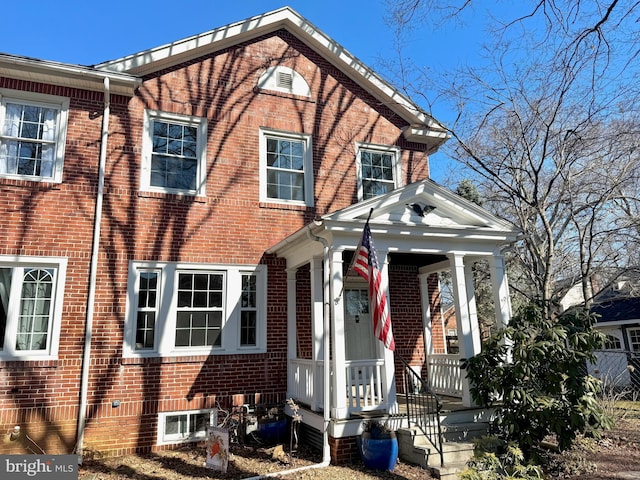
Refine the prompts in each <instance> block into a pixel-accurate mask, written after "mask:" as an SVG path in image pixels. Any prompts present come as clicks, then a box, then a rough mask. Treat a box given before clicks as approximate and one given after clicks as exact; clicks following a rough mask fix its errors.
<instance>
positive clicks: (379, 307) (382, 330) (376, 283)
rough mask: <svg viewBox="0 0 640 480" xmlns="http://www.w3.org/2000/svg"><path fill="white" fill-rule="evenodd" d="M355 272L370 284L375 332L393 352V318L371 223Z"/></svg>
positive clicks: (360, 250)
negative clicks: (374, 243)
mask: <svg viewBox="0 0 640 480" xmlns="http://www.w3.org/2000/svg"><path fill="white" fill-rule="evenodd" d="M353 269H354V271H355V272H356V273H357V274H358V275H360V276H361V277H362V278H364V279H365V280H366V281H368V282H369V302H370V303H371V305H372V307H373V331H374V333H375V335H376V337H377V338H379V339H380V341H382V343H384V346H385V347H387V348H388V349H389V350H391V351H393V350H395V348H396V345H395V342H394V341H393V332H392V331H391V316H390V315H389V308H388V306H387V296H386V295H385V292H384V290H382V272H381V271H380V265H379V264H378V256H377V255H376V250H375V247H374V246H373V238H371V229H370V228H369V221H368V220H367V223H366V224H365V226H364V231H363V232H362V240H360V244H359V245H358V248H357V250H356V253H355V256H354V259H353Z"/></svg>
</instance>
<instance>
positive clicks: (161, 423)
mask: <svg viewBox="0 0 640 480" xmlns="http://www.w3.org/2000/svg"><path fill="white" fill-rule="evenodd" d="M199 413H209V415H210V416H209V426H217V425H216V424H217V419H218V410H217V409H216V408H210V409H202V410H184V411H182V410H181V411H177V412H161V413H159V414H158V437H157V445H175V444H178V443H190V442H199V441H201V440H205V439H206V438H207V435H208V432H196V434H195V435H189V436H178V435H166V434H165V432H164V429H165V426H166V418H167V417H172V416H176V415H186V416H187V422H188V421H189V415H192V414H199Z"/></svg>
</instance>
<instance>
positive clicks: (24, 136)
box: [0, 89, 69, 183]
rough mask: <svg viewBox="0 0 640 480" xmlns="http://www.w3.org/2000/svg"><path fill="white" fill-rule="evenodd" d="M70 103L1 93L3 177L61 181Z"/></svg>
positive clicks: (0, 172) (0, 164) (49, 97)
mask: <svg viewBox="0 0 640 480" xmlns="http://www.w3.org/2000/svg"><path fill="white" fill-rule="evenodd" d="M68 110H69V100H68V99H66V98H62V97H54V96H52V95H38V94H29V95H28V96H26V95H25V93H23V92H15V91H13V90H1V89H0V176H2V177H7V178H18V179H23V180H25V179H26V180H37V181H49V182H57V183H59V182H61V181H62V163H63V159H64V143H65V137H66V128H67V115H68Z"/></svg>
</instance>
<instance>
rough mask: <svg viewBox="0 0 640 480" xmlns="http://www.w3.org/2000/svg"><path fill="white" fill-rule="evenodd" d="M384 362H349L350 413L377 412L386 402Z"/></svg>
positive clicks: (346, 365)
mask: <svg viewBox="0 0 640 480" xmlns="http://www.w3.org/2000/svg"><path fill="white" fill-rule="evenodd" d="M383 366H384V360H348V361H346V362H345V368H346V374H347V408H348V409H349V411H350V412H364V411H367V410H376V409H378V408H380V405H383V404H384V403H385V402H386V398H385V396H384V390H385V389H384V388H383V387H382V375H381V370H382V367H383Z"/></svg>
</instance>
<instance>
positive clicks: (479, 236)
mask: <svg viewBox="0 0 640 480" xmlns="http://www.w3.org/2000/svg"><path fill="white" fill-rule="evenodd" d="M416 205H417V207H416ZM370 214H371V217H370V225H371V230H372V232H373V235H374V237H375V240H376V246H379V247H382V248H388V249H390V250H392V251H395V252H415V253H420V252H422V253H435V254H440V255H442V254H446V253H447V252H449V251H452V250H456V251H468V252H475V253H476V254H481V252H484V254H490V253H491V252H494V251H496V249H497V248H498V247H501V246H504V245H505V244H508V243H513V242H514V241H515V240H516V239H517V235H518V233H519V231H518V230H517V229H516V227H515V226H513V225H512V224H510V223H509V222H507V221H505V220H502V219H500V218H498V217H496V216H494V215H492V214H491V213H489V212H488V211H487V210H485V209H483V208H482V207H480V206H478V205H476V204H474V203H472V202H470V201H467V200H465V199H464V198H462V197H460V196H459V195H456V194H455V193H453V192H451V191H450V190H448V189H446V188H444V187H442V186H440V185H438V184H437V183H435V182H433V181H432V180H423V181H420V182H416V183H413V184H410V185H407V186H405V187H402V188H399V189H397V190H394V191H392V192H389V193H387V194H385V195H380V196H377V197H374V198H371V199H368V200H365V201H362V202H358V203H356V204H353V205H350V206H348V207H346V208H344V209H341V210H337V211H335V212H332V213H329V214H327V215H324V216H322V217H321V218H320V219H319V220H316V221H315V222H313V223H312V224H309V225H307V226H306V227H304V228H302V229H301V230H299V231H297V232H296V233H294V234H293V235H291V236H290V237H288V238H286V239H283V240H282V241H281V242H280V243H278V244H277V245H275V246H273V247H272V248H270V249H269V250H268V252H269V253H275V254H276V255H278V256H281V257H286V258H287V259H288V263H289V265H290V266H294V265H299V264H301V263H304V262H305V261H308V259H309V258H312V257H313V256H317V255H321V254H322V245H321V244H320V243H319V242H317V241H316V240H314V237H316V239H317V237H323V238H324V239H325V240H327V241H328V243H329V244H330V245H331V246H332V247H333V248H338V249H346V250H349V249H354V248H355V247H356V245H357V243H358V241H359V238H360V236H361V235H362V228H363V226H364V223H365V222H366V220H367V218H369V215H370Z"/></svg>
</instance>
